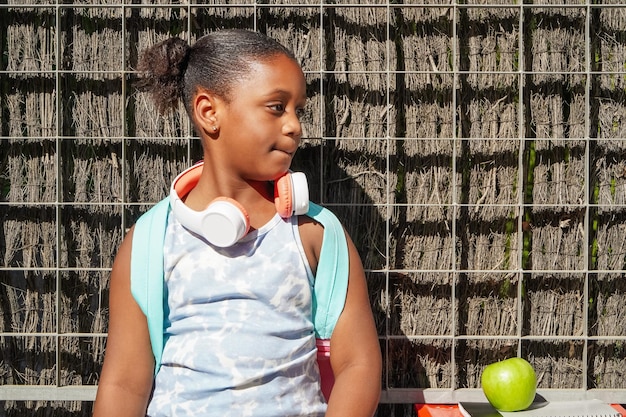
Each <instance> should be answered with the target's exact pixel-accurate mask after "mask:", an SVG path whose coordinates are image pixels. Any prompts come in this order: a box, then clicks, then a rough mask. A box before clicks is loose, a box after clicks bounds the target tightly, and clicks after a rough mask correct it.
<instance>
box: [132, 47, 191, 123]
mask: <svg viewBox="0 0 626 417" xmlns="http://www.w3.org/2000/svg"><path fill="white" fill-rule="evenodd" d="M190 50H191V47H190V46H189V44H188V43H187V42H186V41H185V40H183V39H181V38H170V39H166V40H164V41H162V42H159V43H157V44H156V45H154V46H152V47H150V48H148V49H146V50H145V51H144V52H143V53H142V55H141V58H140V59H139V63H138V65H137V71H138V72H139V74H138V76H139V82H138V85H137V86H138V88H139V89H140V90H142V91H147V92H149V93H150V94H151V95H152V98H153V99H154V101H155V103H156V105H157V108H158V109H159V112H161V113H164V112H165V111H166V110H168V109H171V108H174V107H175V106H176V104H177V103H178V100H179V98H180V96H181V88H182V80H183V77H184V75H185V70H186V69H187V62H188V61H189V52H190Z"/></svg>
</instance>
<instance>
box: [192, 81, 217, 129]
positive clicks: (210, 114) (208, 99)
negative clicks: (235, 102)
mask: <svg viewBox="0 0 626 417" xmlns="http://www.w3.org/2000/svg"><path fill="white" fill-rule="evenodd" d="M218 101H219V100H218V99H217V97H215V96H214V95H213V94H210V93H209V92H207V91H204V90H200V91H198V93H197V94H196V95H195V97H194V99H193V113H194V118H195V121H196V124H197V127H198V128H199V129H201V130H202V131H203V132H204V133H206V134H208V135H213V134H215V133H216V132H217V130H218V128H219V126H218V124H217V106H218Z"/></svg>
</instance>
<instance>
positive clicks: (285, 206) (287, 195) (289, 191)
mask: <svg viewBox="0 0 626 417" xmlns="http://www.w3.org/2000/svg"><path fill="white" fill-rule="evenodd" d="M274 204H275V205H276V211H277V212H278V214H279V215H280V217H282V218H283V219H287V218H289V217H291V215H292V214H293V187H292V184H291V174H290V173H286V174H285V175H283V176H282V177H280V178H278V179H277V180H276V181H274Z"/></svg>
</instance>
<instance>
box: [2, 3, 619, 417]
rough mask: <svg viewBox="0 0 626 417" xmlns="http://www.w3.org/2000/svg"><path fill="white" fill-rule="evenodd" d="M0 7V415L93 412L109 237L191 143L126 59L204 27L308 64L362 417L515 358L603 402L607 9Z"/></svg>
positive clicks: (608, 206)
mask: <svg viewBox="0 0 626 417" xmlns="http://www.w3.org/2000/svg"><path fill="white" fill-rule="evenodd" d="M0 21H1V22H3V24H2V25H1V27H0V52H1V54H0V55H1V57H2V58H1V60H0V109H1V111H0V213H1V219H2V220H1V225H2V228H1V229H0V230H1V231H0V256H2V264H1V265H0V400H3V401H4V404H3V406H4V409H3V411H2V412H4V413H6V414H7V415H26V414H29V413H34V412H37V410H41V409H45V410H52V411H53V412H54V413H55V414H54V415H59V416H61V415H89V414H90V410H91V401H92V400H93V397H94V393H95V388H96V386H97V384H98V378H99V375H100V371H101V366H102V361H103V354H104V349H105V343H106V332H107V320H108V280H109V273H110V268H111V265H112V261H113V258H114V256H115V253H116V250H117V247H118V245H119V244H120V242H121V240H122V238H123V236H124V234H125V232H126V230H127V229H128V228H129V227H130V226H131V225H132V224H133V223H134V221H135V220H136V219H137V217H138V216H139V215H141V213H143V212H145V211H146V210H147V209H148V208H149V207H150V206H151V205H152V204H154V203H155V202H157V201H158V200H160V199H162V198H163V197H165V196H166V195H167V191H168V189H169V186H170V182H171V181H172V179H173V178H174V177H175V175H176V174H177V173H179V172H180V171H181V170H182V169H184V168H185V167H187V166H189V165H190V164H191V163H193V162H194V161H196V160H198V159H200V158H201V156H202V151H201V145H200V143H199V140H198V139H197V137H196V136H195V133H194V131H193V128H192V126H191V124H190V122H189V120H188V118H187V116H186V114H185V111H184V108H183V106H182V105H181V106H180V107H179V108H178V109H177V110H176V111H175V112H174V113H173V114H170V115H168V116H167V117H162V116H160V115H159V114H158V112H157V111H156V108H155V107H154V104H153V103H152V102H151V100H150V98H149V97H148V96H147V95H146V94H145V93H141V92H138V91H136V90H135V89H134V85H133V80H134V70H135V67H136V65H137V60H138V56H139V53H140V52H141V50H143V49H144V48H146V47H148V46H150V45H152V44H154V43H156V42H158V41H160V40H163V39H166V38H168V37H171V36H179V37H182V38H184V39H186V40H188V41H190V42H193V41H194V40H196V39H197V38H199V37H200V36H202V35H203V34H205V33H208V32H210V31H213V30H216V29H220V28H247V29H251V30H258V31H261V32H264V33H267V34H268V35H270V36H272V37H274V38H276V39H277V40H279V41H280V42H282V43H283V44H285V45H286V46H288V47H289V48H291V49H292V50H293V51H294V53H295V55H296V57H297V58H298V60H299V61H300V63H301V64H302V67H303V69H304V71H305V77H306V80H307V92H308V102H307V105H306V114H305V115H304V117H303V122H304V126H303V129H304V133H305V135H304V136H305V138H304V139H303V142H302V146H301V149H300V151H299V153H298V154H297V155H296V158H295V160H294V164H293V168H294V169H296V170H301V171H304V172H305V173H307V176H308V180H309V186H310V189H311V198H312V200H314V201H316V202H320V203H322V204H324V205H326V206H328V207H329V208H331V209H332V210H333V211H334V212H335V213H336V214H337V215H338V216H339V217H340V219H341V220H342V222H343V223H344V225H345V226H346V228H347V230H348V231H349V233H350V234H351V236H352V238H353V240H354V241H355V243H356V245H357V247H358V249H359V252H360V255H361V257H362V259H363V263H364V266H365V268H366V274H367V280H368V286H369V292H370V300H371V304H372V308H373V311H374V315H375V322H376V326H377V329H378V333H379V338H380V345H381V349H382V352H383V360H384V373H383V381H382V382H383V393H382V402H383V403H385V404H383V405H381V406H380V408H379V413H378V414H379V415H381V416H382V415H392V414H393V415H410V413H411V411H410V408H407V407H403V406H402V405H401V404H403V403H404V404H408V403H411V402H414V401H428V402H453V401H458V400H460V399H473V398H479V396H480V395H481V393H480V375H481V372H482V370H483V368H484V366H486V365H487V364H489V363H491V362H493V361H496V360H498V359H503V358H506V357H510V356H517V355H519V356H522V357H524V358H526V359H528V360H529V361H530V362H531V363H532V365H533V366H534V367H535V369H536V371H537V375H538V377H539V379H538V383H539V389H540V392H541V394H542V395H544V397H546V398H548V399H551V398H554V399H562V398H581V397H583V398H584V397H595V398H600V399H603V400H605V401H612V402H626V382H625V381H626V351H625V348H624V346H625V345H624V344H625V342H626V281H625V280H624V277H625V273H626V261H625V259H626V244H625V243H624V238H623V236H624V231H625V230H626V215H625V213H626V163H625V162H624V155H626V139H625V138H626V127H625V126H626V123H625V121H626V68H625V66H624V62H626V55H625V54H626V35H625V32H624V29H623V28H624V27H626V3H624V1H623V0H622V1H621V2H620V0H603V1H602V2H597V1H594V2H591V1H590V0H566V1H561V0H559V1H552V0H542V1H538V2H530V1H526V2H522V3H520V2H512V1H505V0H499V1H497V0H496V1H458V2H450V1H438V0H429V1H424V2H404V3H400V2H387V1H382V0H381V1H368V2H358V1H356V2H355V1H347V0H346V1H343V0H342V1H336V2H332V3H331V2H320V1H318V0H315V1H314V0H307V1H254V0H249V1H247V0H244V1H237V2H234V1H229V0H223V1H222V0H215V1H212V2H200V1H198V2H195V1H168V0H161V1H142V2H140V1H130V0H129V1H119V0H118V1H113V0H111V1H104V0H102V1H95V0H94V1H88V0H85V1H74V2H72V1H69V0H68V1H57V0H39V1H36V0H33V1H32V2H25V1H18V0H9V1H8V2H5V4H1V5H0ZM2 412H0V413H2Z"/></svg>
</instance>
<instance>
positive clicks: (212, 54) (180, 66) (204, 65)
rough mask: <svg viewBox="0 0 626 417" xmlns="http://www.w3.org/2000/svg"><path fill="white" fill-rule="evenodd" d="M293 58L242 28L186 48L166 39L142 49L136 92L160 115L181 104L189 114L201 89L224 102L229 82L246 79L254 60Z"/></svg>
mask: <svg viewBox="0 0 626 417" xmlns="http://www.w3.org/2000/svg"><path fill="white" fill-rule="evenodd" d="M277 55H286V56H288V57H289V58H291V59H293V60H294V61H295V62H297V60H296V58H295V56H294V55H293V53H292V52H291V51H290V50H289V49H287V48H285V47H284V46H283V45H281V44H280V43H279V42H277V41H276V40H274V39H272V38H269V37H268V36H266V35H263V34H261V33H259V32H252V31H248V30H243V29H230V30H221V31H217V32H212V33H209V34H208V35H205V36H203V37H201V38H200V39H198V40H197V41H196V42H195V43H194V44H193V45H191V46H190V45H189V44H188V43H187V42H186V41H184V40H183V39H180V38H170V39H167V40H165V41H162V42H159V43H157V44H156V45H154V46H152V47H150V48H148V49H146V50H145V51H144V52H143V53H142V55H141V58H140V60H139V63H138V66H137V70H138V72H139V82H138V83H137V87H138V88H139V89H140V90H142V91H147V92H149V93H151V95H152V98H153V99H154V102H155V104H156V106H157V108H158V110H159V112H161V113H165V112H166V111H167V110H170V109H173V108H174V107H175V106H176V105H177V103H178V100H179V99H182V100H183V103H184V104H185V108H186V109H187V112H188V113H189V114H191V109H190V105H191V100H192V97H193V95H194V93H195V92H196V91H197V89H198V87H202V88H204V89H206V90H208V91H210V92H211V93H213V94H216V95H218V96H219V97H220V98H222V99H224V100H226V101H228V100H229V99H230V97H229V94H230V92H231V89H232V86H233V83H234V82H235V81H237V80H241V79H244V78H245V77H246V76H247V75H248V72H249V70H250V63H251V62H254V61H257V62H258V61H268V60H270V59H271V58H273V57H275V56H277Z"/></svg>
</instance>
